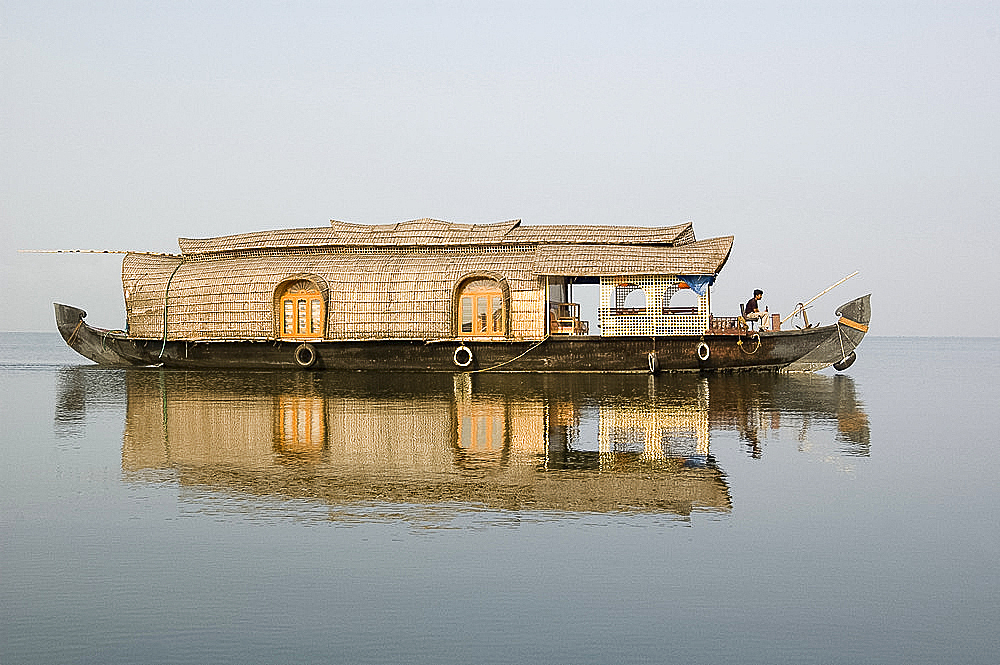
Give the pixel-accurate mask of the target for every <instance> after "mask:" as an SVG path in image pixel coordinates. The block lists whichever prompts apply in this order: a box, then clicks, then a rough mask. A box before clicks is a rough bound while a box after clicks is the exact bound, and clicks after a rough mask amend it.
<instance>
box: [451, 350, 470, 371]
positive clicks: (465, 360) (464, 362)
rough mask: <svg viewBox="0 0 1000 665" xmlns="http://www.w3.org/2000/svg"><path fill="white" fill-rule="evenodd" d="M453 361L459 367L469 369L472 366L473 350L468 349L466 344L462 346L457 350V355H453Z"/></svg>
mask: <svg viewBox="0 0 1000 665" xmlns="http://www.w3.org/2000/svg"><path fill="white" fill-rule="evenodd" d="M451 359H452V360H453V361H454V363H455V365H456V366H458V367H468V366H469V365H471V364H472V349H470V348H469V347H467V346H466V345H465V344H462V345H461V346H459V347H458V348H456V349H455V353H454V354H453V355H452V357H451Z"/></svg>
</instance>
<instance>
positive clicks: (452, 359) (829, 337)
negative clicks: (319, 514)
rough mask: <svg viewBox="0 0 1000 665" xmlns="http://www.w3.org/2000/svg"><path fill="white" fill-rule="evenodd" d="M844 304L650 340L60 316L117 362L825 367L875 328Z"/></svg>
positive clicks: (89, 352) (453, 367) (100, 357)
mask: <svg viewBox="0 0 1000 665" xmlns="http://www.w3.org/2000/svg"><path fill="white" fill-rule="evenodd" d="M861 301H863V302H861ZM845 308H849V311H847V310H845ZM841 310H844V311H846V312H847V313H845V314H843V315H842V317H841V322H838V323H837V324H834V325H830V326H823V327H816V328H809V329H806V330H789V331H777V332H761V333H744V334H734V333H732V332H729V333H725V334H723V333H718V334H712V333H706V334H704V335H669V336H648V337H638V336H636V337H624V336H621V337H603V336H584V335H553V336H549V337H546V338H544V339H542V340H534V341H532V340H527V341H504V340H500V341H488V340H470V339H465V340H463V339H452V340H432V341H424V340H391V339H382V340H347V341H339V340H338V341H331V340H324V341H315V342H300V341H288V340H262V341H250V340H236V341H177V340H168V341H166V342H164V341H163V340H154V339H135V338H131V337H129V336H127V335H126V334H125V333H124V332H120V331H109V330H102V329H99V328H92V327H90V326H88V325H87V324H86V323H85V322H84V321H83V318H84V317H85V316H86V312H84V311H83V310H81V309H78V308H75V307H70V306H68V305H58V304H57V305H56V321H57V325H58V328H59V331H60V333H61V334H62V336H63V339H65V340H66V342H67V344H69V345H70V346H71V347H72V348H73V349H75V350H76V351H77V352H78V353H80V354H81V355H83V356H85V357H87V358H89V359H91V360H93V361H94V362H96V363H99V364H102V365H114V366H141V365H162V366H165V367H178V368H232V369H236V368H239V369H314V370H339V371H376V372H398V371H415V372H483V371H492V372H622V373H656V372H674V371H741V370H751V371H754V370H756V371H781V370H791V371H816V370H817V369H822V368H823V367H829V366H830V365H832V364H833V363H836V362H838V361H840V360H842V359H843V358H844V356H845V355H846V353H841V349H842V348H843V349H845V350H846V352H847V353H850V352H852V351H853V350H854V349H855V348H856V347H857V345H858V344H860V341H861V339H862V338H863V337H864V334H865V333H864V331H866V330H867V324H868V318H869V317H870V308H869V307H868V296H864V297H863V298H859V299H857V300H855V301H852V302H851V303H848V304H847V305H844V306H843V307H842V308H841ZM841 310H838V312H841ZM848 316H855V317H858V318H860V319H864V320H863V321H857V320H854V319H848V321H849V322H850V323H851V324H853V325H848V324H845V323H843V321H844V319H845V318H846V317H848ZM861 328H864V331H863V330H861ZM845 340H847V343H846V345H845V344H844V341H845Z"/></svg>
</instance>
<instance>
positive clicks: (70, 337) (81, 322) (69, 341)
mask: <svg viewBox="0 0 1000 665" xmlns="http://www.w3.org/2000/svg"><path fill="white" fill-rule="evenodd" d="M82 325H83V319H80V320H79V321H78V322H77V324H76V328H73V332H72V333H71V334H70V336H69V339H67V340H66V344H67V345H69V346H73V340H74V339H76V334H77V333H78V332H80V326H82Z"/></svg>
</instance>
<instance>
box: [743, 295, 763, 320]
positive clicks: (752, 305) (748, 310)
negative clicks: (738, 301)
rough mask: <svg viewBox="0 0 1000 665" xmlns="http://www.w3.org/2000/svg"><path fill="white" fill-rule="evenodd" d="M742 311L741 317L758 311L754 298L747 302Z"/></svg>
mask: <svg viewBox="0 0 1000 665" xmlns="http://www.w3.org/2000/svg"><path fill="white" fill-rule="evenodd" d="M743 309H744V310H745V311H744V312H743V316H746V315H747V314H753V313H754V312H757V311H760V310H758V308H757V299H756V298H751V299H750V300H749V301H748V302H747V306H746V307H744V308H743Z"/></svg>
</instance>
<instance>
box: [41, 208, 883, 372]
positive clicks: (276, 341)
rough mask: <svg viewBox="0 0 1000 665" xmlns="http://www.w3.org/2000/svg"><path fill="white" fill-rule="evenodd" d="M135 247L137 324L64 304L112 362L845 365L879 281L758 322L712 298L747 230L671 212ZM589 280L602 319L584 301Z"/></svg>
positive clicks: (637, 368) (435, 367) (594, 368)
mask: <svg viewBox="0 0 1000 665" xmlns="http://www.w3.org/2000/svg"><path fill="white" fill-rule="evenodd" d="M179 245H180V253H178V254H153V253H145V252H128V253H126V254H125V256H124V260H123V263H122V286H123V290H124V296H125V309H126V327H125V330H104V329H100V328H96V327H92V326H90V325H88V324H87V323H86V322H85V321H84V317H85V316H86V312H84V311H83V310H81V309H79V308H76V307H71V306H68V305H61V304H56V305H55V314H56V323H57V325H58V328H59V331H60V333H61V334H62V336H63V338H64V339H65V340H66V342H67V344H69V346H70V347H72V348H73V349H75V350H76V351H77V352H79V353H80V354H81V355H83V356H85V357H87V358H89V359H91V360H93V361H94V362H96V363H99V364H102V365H114V366H146V365H162V366H165V367H186V368H199V367H204V368H245V369H277V368H289V369H326V370H348V371H420V372H485V371H495V372H626V373H635V372H642V373H656V372H661V371H727V370H730V371H732V370H764V371H815V370H818V369H822V368H825V367H829V366H831V365H833V366H835V367H836V368H837V369H845V368H846V367H847V366H849V365H850V363H852V362H853V361H854V358H855V354H854V350H855V349H856V348H857V346H858V345H859V344H860V343H861V340H862V339H863V338H864V336H865V333H866V332H867V330H868V322H869V319H870V315H871V308H870V304H869V297H870V296H868V295H866V296H862V297H860V298H857V299H855V300H852V301H850V302H848V303H846V304H844V305H842V306H841V307H840V308H839V309H838V310H837V316H838V317H839V318H838V320H837V322H836V323H834V324H832V325H826V326H805V327H803V328H800V329H788V330H781V329H780V327H781V326H780V325H778V324H779V320H778V317H777V316H776V315H774V316H773V317H772V318H773V319H774V321H773V324H772V325H770V326H769V329H766V330H756V329H754V328H753V326H752V325H750V324H748V323H747V322H746V320H745V319H743V318H742V317H740V316H728V317H716V316H713V315H712V313H711V293H712V285H713V284H714V283H715V280H716V278H717V276H718V275H719V273H720V271H721V270H722V268H723V266H724V265H725V264H726V261H727V260H728V258H729V255H730V251H731V250H732V246H733V237H732V236H726V237H719V238H710V239H707V240H698V239H696V238H695V234H694V229H693V226H692V224H691V223H685V224H680V225H673V226H662V227H635V226H580V225H578V226H534V225H523V224H521V222H520V220H514V221H509V222H504V223H499V224H486V225H480V224H475V225H469V224H455V223H450V222H444V221H439V220H432V219H420V220H415V221H408V222H400V223H397V224H386V225H365V224H352V223H345V222H338V221H333V222H331V224H330V226H329V227H320V228H306V229H284V230H274V231H261V232H255V233H246V234H240V235H233V236H225V237H218V238H204V239H189V238H181V239H180V240H179ZM585 290H589V292H590V293H591V294H593V299H594V300H595V301H596V313H595V316H594V318H595V319H596V320H586V317H584V316H582V315H581V302H580V299H579V298H578V294H579V293H580V292H582V291H585Z"/></svg>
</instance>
